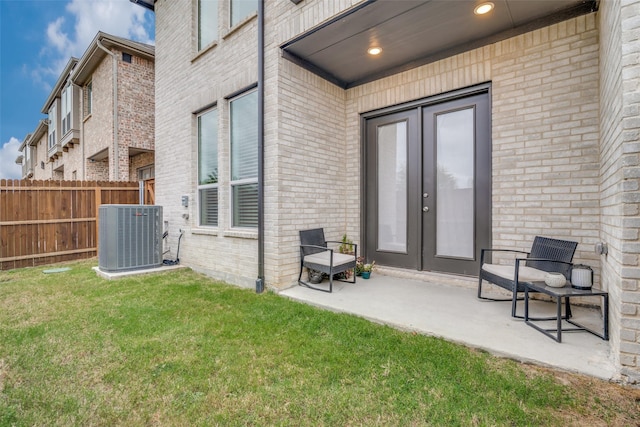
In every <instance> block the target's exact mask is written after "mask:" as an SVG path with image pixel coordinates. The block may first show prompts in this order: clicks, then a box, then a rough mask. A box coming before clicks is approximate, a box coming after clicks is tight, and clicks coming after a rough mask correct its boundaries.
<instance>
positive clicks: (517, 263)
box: [515, 258, 573, 278]
mask: <svg viewBox="0 0 640 427" xmlns="http://www.w3.org/2000/svg"><path fill="white" fill-rule="evenodd" d="M528 261H543V262H552V263H554V264H565V265H568V266H569V267H571V266H573V263H572V262H567V261H559V260H557V259H549V258H516V270H515V278H517V277H518V270H520V262H525V263H526V262H528ZM567 278H568V277H567Z"/></svg>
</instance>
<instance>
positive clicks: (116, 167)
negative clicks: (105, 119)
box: [96, 40, 120, 181]
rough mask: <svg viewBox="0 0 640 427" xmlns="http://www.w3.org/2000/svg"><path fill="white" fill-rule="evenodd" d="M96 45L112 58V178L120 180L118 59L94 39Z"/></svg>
mask: <svg viewBox="0 0 640 427" xmlns="http://www.w3.org/2000/svg"><path fill="white" fill-rule="evenodd" d="M96 44H97V45H98V47H99V48H100V49H102V50H104V51H105V52H107V53H108V54H109V55H110V56H111V58H113V61H112V62H113V178H114V181H120V152H119V147H118V59H117V56H116V54H115V53H113V52H111V51H110V50H109V49H107V48H106V47H104V46H103V45H102V43H100V40H96Z"/></svg>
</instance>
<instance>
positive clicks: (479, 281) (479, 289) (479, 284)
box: [478, 277, 522, 302]
mask: <svg viewBox="0 0 640 427" xmlns="http://www.w3.org/2000/svg"><path fill="white" fill-rule="evenodd" d="M489 283H491V282H489ZM478 299H483V300H486V301H497V302H500V301H511V298H490V297H483V296H482V277H478ZM518 301H522V298H518Z"/></svg>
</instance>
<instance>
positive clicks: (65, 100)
mask: <svg viewBox="0 0 640 427" xmlns="http://www.w3.org/2000/svg"><path fill="white" fill-rule="evenodd" d="M60 99H61V106H60V118H61V126H62V136H64V135H66V134H67V132H69V131H70V130H71V111H72V108H73V106H72V100H73V87H72V85H71V83H69V84H67V85H66V86H65V87H64V89H62V94H61V96H60Z"/></svg>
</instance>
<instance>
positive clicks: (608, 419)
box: [522, 364, 640, 427]
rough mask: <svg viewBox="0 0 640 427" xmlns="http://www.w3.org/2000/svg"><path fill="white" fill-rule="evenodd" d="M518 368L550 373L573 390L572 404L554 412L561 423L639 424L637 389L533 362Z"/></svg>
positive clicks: (533, 373)
mask: <svg viewBox="0 0 640 427" xmlns="http://www.w3.org/2000/svg"><path fill="white" fill-rule="evenodd" d="M522 368H523V370H524V371H525V372H527V374H528V375H530V376H532V377H533V376H537V375H550V376H552V377H554V378H555V379H556V381H558V382H559V383H560V384H563V385H565V386H568V387H570V388H571V389H573V390H575V393H576V396H575V398H576V402H577V403H576V406H575V407H573V408H567V407H565V408H563V409H562V410H561V411H559V413H558V415H559V416H560V417H561V418H562V419H564V421H565V422H564V425H565V426H580V427H582V426H607V427H617V426H620V427H623V426H624V427H630V426H636V427H640V388H635V387H631V386H623V385H621V384H616V383H612V382H607V381H603V380H599V379H597V378H592V377H589V376H586V375H581V374H576V373H571V372H565V371H558V370H555V369H550V368H545V367H541V366H536V365H529V364H524V365H522Z"/></svg>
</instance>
